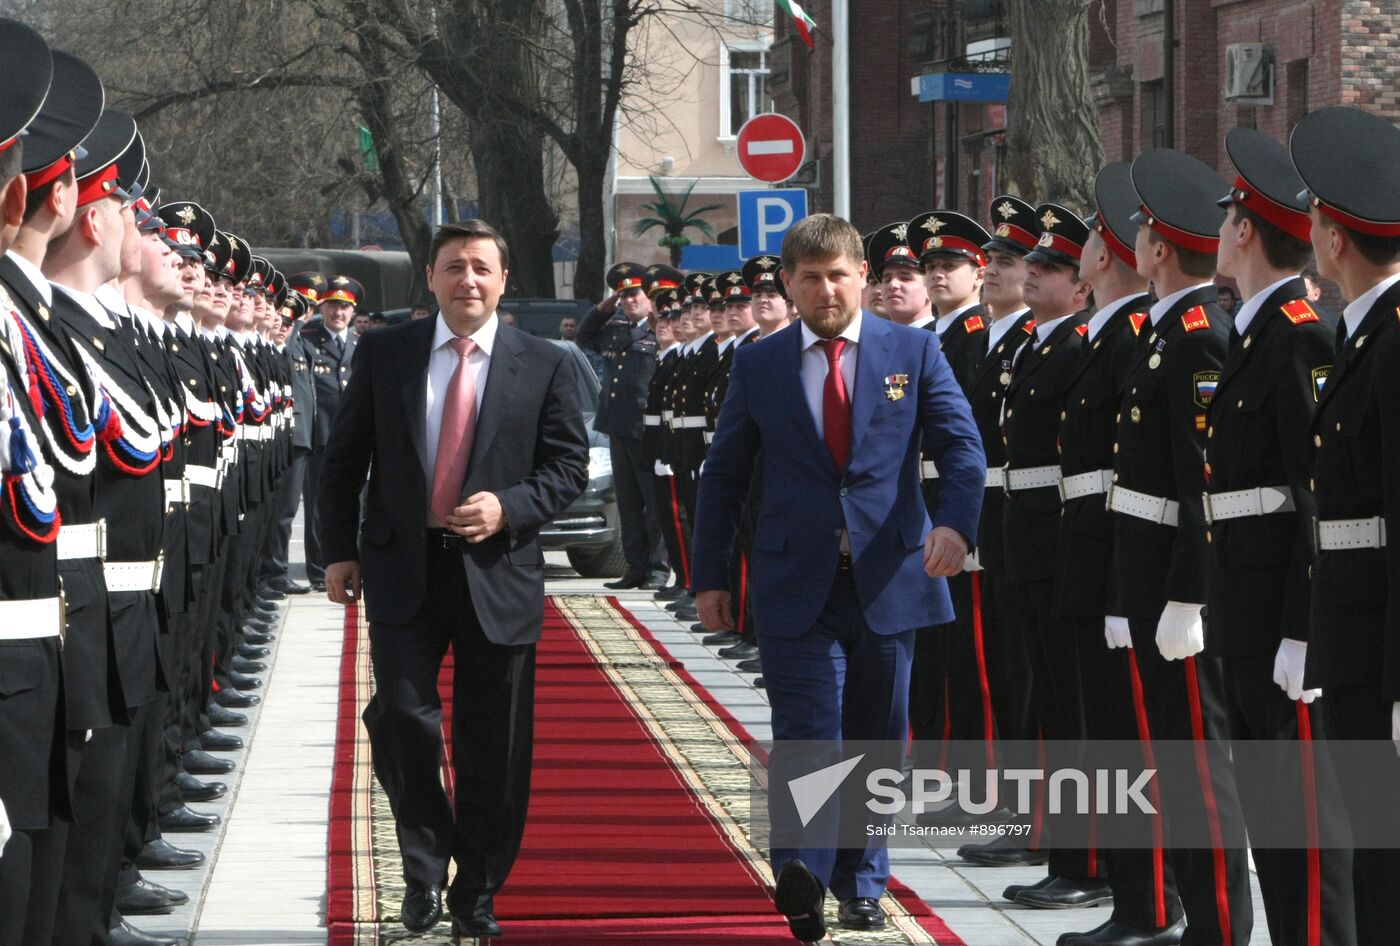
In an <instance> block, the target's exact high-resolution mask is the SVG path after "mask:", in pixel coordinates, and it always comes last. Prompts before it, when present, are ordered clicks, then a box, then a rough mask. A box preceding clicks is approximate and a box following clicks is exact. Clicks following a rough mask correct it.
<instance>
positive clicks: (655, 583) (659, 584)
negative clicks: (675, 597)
mask: <svg viewBox="0 0 1400 946" xmlns="http://www.w3.org/2000/svg"><path fill="white" fill-rule="evenodd" d="M666 577H667V576H665V575H652V576H650V577H649V578H646V579H645V580H644V581H643V582H642V583H641V584H640V585H638V587H639V588H641V589H642V590H643V591H660V590H661V589H663V588H665V587H666Z"/></svg>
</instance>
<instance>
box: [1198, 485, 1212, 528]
mask: <svg viewBox="0 0 1400 946" xmlns="http://www.w3.org/2000/svg"><path fill="white" fill-rule="evenodd" d="M1201 511H1202V512H1203V513H1204V515H1205V520H1206V525H1207V526H1213V525H1215V513H1214V512H1213V511H1212V510H1211V508H1210V493H1202V494H1201Z"/></svg>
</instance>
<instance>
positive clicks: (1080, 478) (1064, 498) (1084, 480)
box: [1060, 470, 1113, 503]
mask: <svg viewBox="0 0 1400 946" xmlns="http://www.w3.org/2000/svg"><path fill="white" fill-rule="evenodd" d="M1112 485H1113V471H1112V470H1090V471H1089V472H1088V473H1076V474H1074V475H1073V476H1066V477H1065V478H1064V479H1062V480H1060V502H1062V503H1067V502H1069V501H1070V500H1071V499H1083V498H1084V497H1085V496H1097V495H1099V494H1100V493H1106V492H1108V488H1109V487H1110V486H1112Z"/></svg>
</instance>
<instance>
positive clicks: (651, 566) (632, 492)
mask: <svg viewBox="0 0 1400 946" xmlns="http://www.w3.org/2000/svg"><path fill="white" fill-rule="evenodd" d="M608 452H609V453H610V454H611V455H612V472H613V485H614V487H615V488H616V490H617V515H618V518H619V519H620V520H621V521H622V552H623V554H624V555H625V556H626V557H627V574H628V576H630V577H643V578H644V577H647V576H653V575H664V574H666V571H667V564H666V546H665V545H664V544H663V543H662V541H661V517H660V516H659V515H658V514H657V505H656V491H655V490H654V489H652V486H651V481H652V478H653V477H654V476H655V473H654V472H653V470H654V467H653V466H652V464H650V463H649V462H647V461H646V459H645V458H644V457H643V456H642V441H641V439H640V438H637V437H609V438H608Z"/></svg>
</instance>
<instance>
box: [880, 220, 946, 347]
mask: <svg viewBox="0 0 1400 946" xmlns="http://www.w3.org/2000/svg"><path fill="white" fill-rule="evenodd" d="M908 232H909V224H908V223H907V222H904V221H900V222H899V223H891V224H887V225H886V226H883V227H881V228H880V229H879V230H876V231H875V232H874V234H872V235H871V237H870V253H871V256H870V266H871V268H872V269H873V270H874V272H875V275H876V277H877V278H878V279H879V280H880V303H881V306H882V307H883V309H884V315H885V318H887V319H889V320H890V321H891V322H898V323H899V324H900V325H910V326H913V327H914V328H924V327H926V326H928V325H931V324H933V303H932V302H931V301H930V300H929V296H928V286H926V285H925V284H924V273H923V268H922V267H921V265H920V264H919V253H918V251H917V250H916V249H914V248H912V247H911V245H910V244H911V242H912V241H910V240H907V239H906V234H907V233H908Z"/></svg>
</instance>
